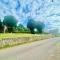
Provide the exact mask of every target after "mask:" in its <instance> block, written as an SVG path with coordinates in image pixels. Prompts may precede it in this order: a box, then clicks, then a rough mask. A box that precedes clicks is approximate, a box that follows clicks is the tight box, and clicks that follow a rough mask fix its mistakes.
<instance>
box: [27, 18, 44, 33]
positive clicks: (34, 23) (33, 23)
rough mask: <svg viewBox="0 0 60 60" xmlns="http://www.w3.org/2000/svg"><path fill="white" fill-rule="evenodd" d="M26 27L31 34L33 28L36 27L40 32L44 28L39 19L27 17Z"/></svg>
mask: <svg viewBox="0 0 60 60" xmlns="http://www.w3.org/2000/svg"><path fill="white" fill-rule="evenodd" d="M27 28H29V29H30V31H31V33H32V34H34V33H35V31H34V29H37V31H38V32H39V33H42V32H43V28H44V23H42V22H40V21H35V20H34V19H29V20H28V23H27Z"/></svg>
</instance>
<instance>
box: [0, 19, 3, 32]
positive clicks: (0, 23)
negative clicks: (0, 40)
mask: <svg viewBox="0 0 60 60" xmlns="http://www.w3.org/2000/svg"><path fill="white" fill-rule="evenodd" d="M2 32H3V25H2V22H1V19H0V33H2Z"/></svg>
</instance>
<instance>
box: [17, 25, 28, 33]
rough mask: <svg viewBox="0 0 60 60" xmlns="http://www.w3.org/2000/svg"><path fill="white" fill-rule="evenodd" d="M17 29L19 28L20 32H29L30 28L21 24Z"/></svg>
mask: <svg viewBox="0 0 60 60" xmlns="http://www.w3.org/2000/svg"><path fill="white" fill-rule="evenodd" d="M17 30H18V32H23V33H26V32H29V29H28V28H26V27H24V26H23V25H22V24H19V25H18V26H17Z"/></svg>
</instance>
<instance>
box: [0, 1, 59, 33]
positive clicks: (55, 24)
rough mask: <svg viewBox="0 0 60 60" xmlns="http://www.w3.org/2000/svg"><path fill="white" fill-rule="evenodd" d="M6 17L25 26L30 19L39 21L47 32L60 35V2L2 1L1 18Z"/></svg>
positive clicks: (0, 2) (0, 3)
mask: <svg viewBox="0 0 60 60" xmlns="http://www.w3.org/2000/svg"><path fill="white" fill-rule="evenodd" d="M6 15H13V16H14V17H15V18H16V19H17V20H18V24H19V23H21V24H23V25H25V26H26V24H27V21H28V19H29V17H30V18H33V19H35V20H37V21H38V20H39V21H42V22H43V23H44V24H45V31H49V32H56V33H60V0H0V18H1V19H2V20H3V19H4V16H6Z"/></svg>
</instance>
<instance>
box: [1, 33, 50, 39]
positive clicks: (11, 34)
mask: <svg viewBox="0 0 60 60" xmlns="http://www.w3.org/2000/svg"><path fill="white" fill-rule="evenodd" d="M41 35H47V36H48V35H51V34H25V33H0V38H12V37H21V36H22V37H23V36H41Z"/></svg>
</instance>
